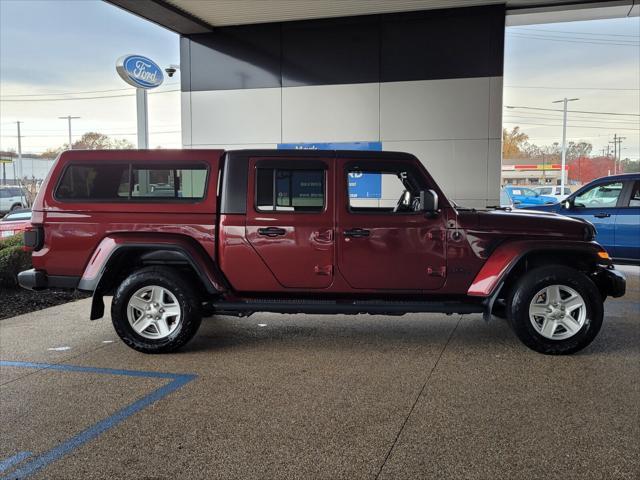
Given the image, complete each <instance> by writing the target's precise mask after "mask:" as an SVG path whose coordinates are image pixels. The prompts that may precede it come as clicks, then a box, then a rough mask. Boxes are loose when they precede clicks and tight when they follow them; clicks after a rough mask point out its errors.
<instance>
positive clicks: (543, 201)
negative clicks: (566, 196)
mask: <svg viewBox="0 0 640 480" xmlns="http://www.w3.org/2000/svg"><path fill="white" fill-rule="evenodd" d="M504 190H505V192H507V195H509V197H511V201H512V202H513V205H514V206H515V207H516V208H524V207H530V206H534V205H535V206H537V205H547V204H551V203H556V202H557V200H556V199H555V198H554V197H546V196H544V195H540V194H539V193H538V192H536V191H534V190H531V189H530V188H527V187H518V186H515V185H508V186H506V187H504Z"/></svg>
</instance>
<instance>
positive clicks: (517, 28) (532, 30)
mask: <svg viewBox="0 0 640 480" xmlns="http://www.w3.org/2000/svg"><path fill="white" fill-rule="evenodd" d="M509 30H528V31H531V32H552V33H567V34H571V35H576V34H577V35H594V36H606V37H631V38H640V35H625V34H622V33H595V32H576V31H571V32H570V31H567V30H551V29H548V28H526V27H511V28H509Z"/></svg>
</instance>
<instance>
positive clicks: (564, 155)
mask: <svg viewBox="0 0 640 480" xmlns="http://www.w3.org/2000/svg"><path fill="white" fill-rule="evenodd" d="M576 100H580V99H579V98H567V97H564V98H563V99H562V100H556V101H555V102H552V103H561V102H562V103H563V104H564V109H563V115H562V167H561V168H562V170H561V171H560V191H561V192H562V193H563V194H564V183H565V174H564V171H565V168H566V163H567V103H569V102H574V101H576Z"/></svg>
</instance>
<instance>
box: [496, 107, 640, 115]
mask: <svg viewBox="0 0 640 480" xmlns="http://www.w3.org/2000/svg"><path fill="white" fill-rule="evenodd" d="M505 108H521V109H523V110H544V111H547V112H562V111H563V110H561V109H558V108H542V107H529V106H525V105H505ZM568 112H569V113H590V114H593V115H622V116H626V117H640V114H639V113H618V112H590V111H586V110H568Z"/></svg>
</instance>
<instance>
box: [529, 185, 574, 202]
mask: <svg viewBox="0 0 640 480" xmlns="http://www.w3.org/2000/svg"><path fill="white" fill-rule="evenodd" d="M532 190H533V191H534V192H536V193H538V194H540V195H543V196H545V197H553V198H555V199H556V201H557V202H561V201H562V200H564V199H565V198H567V197H568V196H569V195H571V189H570V188H569V187H564V193H563V192H562V187H561V186H560V185H547V186H546V187H534V188H533V189H532Z"/></svg>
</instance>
